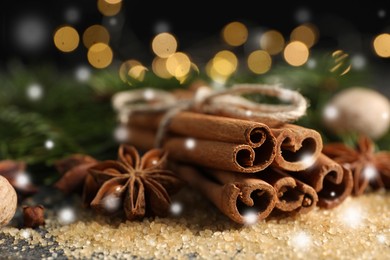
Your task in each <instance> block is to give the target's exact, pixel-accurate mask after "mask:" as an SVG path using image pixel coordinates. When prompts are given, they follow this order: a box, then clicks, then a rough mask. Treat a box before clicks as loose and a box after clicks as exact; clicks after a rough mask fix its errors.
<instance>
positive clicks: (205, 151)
mask: <svg viewBox="0 0 390 260" xmlns="http://www.w3.org/2000/svg"><path fill="white" fill-rule="evenodd" d="M154 139H155V133H154V132H153V131H150V130H144V129H139V128H135V127H131V128H129V133H128V142H129V143H131V144H132V145H134V146H136V147H137V148H138V149H141V150H148V149H151V148H152V147H153V142H154ZM163 148H164V149H166V150H167V151H168V154H169V158H171V159H173V160H176V161H181V162H187V163H191V164H197V165H200V166H204V167H208V168H213V169H218V170H226V171H237V172H243V173H253V172H258V171H262V170H264V169H265V168H266V167H268V166H269V165H270V164H271V163H272V160H273V158H274V156H275V153H274V146H273V138H270V139H269V138H267V139H266V140H265V141H264V143H263V144H262V145H260V146H258V147H257V148H253V147H251V146H249V145H246V144H234V143H226V142H218V141H211V140H204V139H194V138H192V137H191V138H189V137H188V138H185V137H179V136H167V137H166V138H165V142H164V143H163Z"/></svg>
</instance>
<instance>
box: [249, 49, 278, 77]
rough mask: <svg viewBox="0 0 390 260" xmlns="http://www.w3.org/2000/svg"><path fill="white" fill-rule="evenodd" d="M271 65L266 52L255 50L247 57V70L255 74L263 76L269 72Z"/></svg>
mask: <svg viewBox="0 0 390 260" xmlns="http://www.w3.org/2000/svg"><path fill="white" fill-rule="evenodd" d="M271 65H272V59H271V56H270V55H269V54H268V52H266V51H263V50H257V51H254V52H252V53H251V54H249V56H248V68H249V69H250V70H251V71H252V72H253V73H256V74H264V73H266V72H267V71H269V70H270V68H271Z"/></svg>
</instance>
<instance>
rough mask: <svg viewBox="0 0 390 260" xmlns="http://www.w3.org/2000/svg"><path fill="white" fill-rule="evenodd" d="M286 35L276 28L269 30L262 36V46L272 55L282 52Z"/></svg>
mask: <svg viewBox="0 0 390 260" xmlns="http://www.w3.org/2000/svg"><path fill="white" fill-rule="evenodd" d="M284 44H285V41H284V37H283V35H282V34H281V33H280V32H278V31H276V30H269V31H266V32H265V33H263V34H262V35H261V37H260V47H261V48H262V49H263V50H265V51H267V52H268V53H269V54H271V55H276V54H278V53H280V52H281V51H282V50H283V48H284Z"/></svg>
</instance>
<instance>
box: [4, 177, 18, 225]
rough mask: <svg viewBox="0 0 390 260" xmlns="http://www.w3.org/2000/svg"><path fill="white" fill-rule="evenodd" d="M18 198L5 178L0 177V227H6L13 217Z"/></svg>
mask: <svg viewBox="0 0 390 260" xmlns="http://www.w3.org/2000/svg"><path fill="white" fill-rule="evenodd" d="M17 205H18V197H17V195H16V191H15V189H14V188H13V187H12V186H11V184H10V183H9V182H8V180H7V179H6V178H4V177H3V176H0V227H1V226H5V225H7V224H8V223H9V222H10V221H11V219H12V218H13V217H14V215H15V212H16V207H17Z"/></svg>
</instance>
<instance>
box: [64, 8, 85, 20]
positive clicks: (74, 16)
mask: <svg viewBox="0 0 390 260" xmlns="http://www.w3.org/2000/svg"><path fill="white" fill-rule="evenodd" d="M80 16H81V15H80V10H79V9H77V8H76V7H75V6H70V7H68V8H66V9H65V12H64V17H65V20H66V21H67V22H68V23H77V22H78V21H79V20H80Z"/></svg>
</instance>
